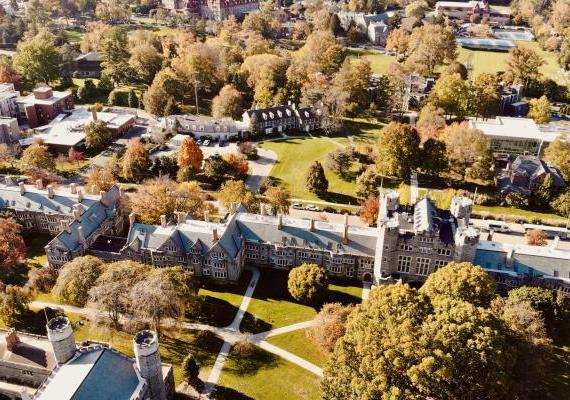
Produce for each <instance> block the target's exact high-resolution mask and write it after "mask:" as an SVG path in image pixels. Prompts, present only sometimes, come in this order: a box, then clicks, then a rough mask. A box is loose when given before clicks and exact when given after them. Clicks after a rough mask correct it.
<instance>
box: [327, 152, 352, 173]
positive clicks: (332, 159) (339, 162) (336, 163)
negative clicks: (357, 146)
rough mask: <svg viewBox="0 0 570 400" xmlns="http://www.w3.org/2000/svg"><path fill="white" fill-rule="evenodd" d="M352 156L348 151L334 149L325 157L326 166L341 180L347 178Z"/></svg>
mask: <svg viewBox="0 0 570 400" xmlns="http://www.w3.org/2000/svg"><path fill="white" fill-rule="evenodd" d="M351 165H352V154H351V151H350V150H349V149H340V148H339V149H336V150H334V151H332V152H330V153H329V154H328V155H327V161H326V166H327V168H328V169H330V170H331V171H332V172H334V173H335V174H337V175H338V176H340V177H341V178H343V179H345V180H346V179H348V178H349V173H350V167H351Z"/></svg>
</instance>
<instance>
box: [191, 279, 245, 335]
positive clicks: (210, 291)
mask: <svg viewBox="0 0 570 400" xmlns="http://www.w3.org/2000/svg"><path fill="white" fill-rule="evenodd" d="M250 279H251V272H249V271H244V272H243V274H242V276H241V278H240V280H239V282H238V283H237V284H236V285H219V284H215V283H214V282H205V283H204V284H203V285H202V287H201V288H200V290H199V291H198V296H199V297H200V298H199V305H200V307H199V310H198V312H197V313H195V314H194V315H190V316H189V319H190V320H192V321H196V322H202V323H205V324H209V325H214V326H220V327H223V326H227V325H229V324H230V323H231V322H232V321H233V319H234V317H235V315H236V313H237V311H238V309H239V306H240V304H241V301H242V298H243V294H244V293H245V290H246V288H247V285H248V283H249V280H250Z"/></svg>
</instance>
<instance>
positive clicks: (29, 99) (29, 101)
mask: <svg viewBox="0 0 570 400" xmlns="http://www.w3.org/2000/svg"><path fill="white" fill-rule="evenodd" d="M34 90H35V91H36V92H39V91H42V88H38V89H34ZM47 90H50V89H49V88H46V91H47ZM69 96H71V93H68V92H58V91H55V90H54V91H53V93H52V96H51V97H50V98H48V99H36V96H34V94H33V93H32V94H29V95H27V96H22V97H19V98H18V99H17V100H16V103H19V104H24V105H34V104H42V105H51V104H54V103H57V102H58V101H60V100H62V99H65V98H66V97H69Z"/></svg>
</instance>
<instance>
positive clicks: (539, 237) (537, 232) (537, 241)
mask: <svg viewBox="0 0 570 400" xmlns="http://www.w3.org/2000/svg"><path fill="white" fill-rule="evenodd" d="M526 242H527V243H528V244H530V245H531V246H544V245H546V243H547V242H546V234H545V233H544V231H543V230H542V229H532V230H530V231H528V233H527V234H526Z"/></svg>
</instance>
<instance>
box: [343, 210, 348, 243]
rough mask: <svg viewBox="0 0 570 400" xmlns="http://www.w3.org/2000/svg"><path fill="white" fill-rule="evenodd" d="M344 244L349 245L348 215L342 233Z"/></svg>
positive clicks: (345, 217) (345, 216)
mask: <svg viewBox="0 0 570 400" xmlns="http://www.w3.org/2000/svg"><path fill="white" fill-rule="evenodd" d="M342 243H344V244H348V214H345V215H344V230H343V233H342Z"/></svg>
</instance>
